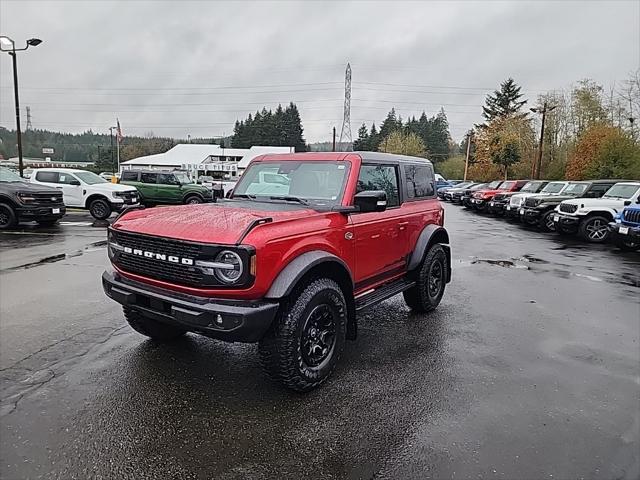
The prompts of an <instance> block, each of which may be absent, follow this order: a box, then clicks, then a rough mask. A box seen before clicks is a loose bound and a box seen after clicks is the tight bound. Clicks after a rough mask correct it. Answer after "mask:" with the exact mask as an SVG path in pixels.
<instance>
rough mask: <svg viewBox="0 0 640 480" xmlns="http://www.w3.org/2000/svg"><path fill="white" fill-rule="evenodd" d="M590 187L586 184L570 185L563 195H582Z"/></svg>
mask: <svg viewBox="0 0 640 480" xmlns="http://www.w3.org/2000/svg"><path fill="white" fill-rule="evenodd" d="M587 187H588V185H587V184H586V183H570V184H569V185H568V186H567V188H565V189H564V190H563V191H562V193H565V194H567V195H582V194H583V193H584V192H586V191H587Z"/></svg>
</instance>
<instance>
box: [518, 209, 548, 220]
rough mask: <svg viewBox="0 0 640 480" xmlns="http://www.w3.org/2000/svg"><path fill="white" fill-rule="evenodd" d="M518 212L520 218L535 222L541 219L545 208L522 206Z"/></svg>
mask: <svg viewBox="0 0 640 480" xmlns="http://www.w3.org/2000/svg"><path fill="white" fill-rule="evenodd" d="M518 212H519V214H520V218H521V219H522V220H524V221H525V222H527V223H535V222H537V221H539V220H540V218H541V217H542V215H543V214H544V211H543V210H538V209H537V208H531V207H520V210H518Z"/></svg>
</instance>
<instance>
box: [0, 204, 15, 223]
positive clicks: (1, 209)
mask: <svg viewBox="0 0 640 480" xmlns="http://www.w3.org/2000/svg"><path fill="white" fill-rule="evenodd" d="M17 223H18V217H17V216H16V212H15V211H14V210H13V207H11V205H7V204H6V203H0V230H6V229H9V228H13V227H15V226H16V224H17Z"/></svg>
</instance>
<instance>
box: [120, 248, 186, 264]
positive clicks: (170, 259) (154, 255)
mask: <svg viewBox="0 0 640 480" xmlns="http://www.w3.org/2000/svg"><path fill="white" fill-rule="evenodd" d="M123 251H124V253H129V254H131V255H138V256H139V257H146V258H153V259H154V260H164V261H166V262H171V263H179V264H181V265H193V259H191V258H180V257H175V256H173V255H168V256H167V255H165V254H163V253H155V252H148V251H146V250H140V249H138V248H131V247H124V248H123Z"/></svg>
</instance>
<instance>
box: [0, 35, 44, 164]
mask: <svg viewBox="0 0 640 480" xmlns="http://www.w3.org/2000/svg"><path fill="white" fill-rule="evenodd" d="M41 43H42V40H40V39H39V38H30V39H29V40H27V45H26V46H25V47H24V48H16V43H15V42H14V41H13V40H12V39H10V38H9V37H6V36H4V35H2V36H0V51H2V52H7V53H8V54H9V55H11V58H12V63H13V94H14V100H15V104H16V140H17V141H18V170H19V172H20V176H21V177H22V174H23V173H24V163H23V159H22V130H21V129H20V99H19V97H18V60H17V54H16V52H21V51H24V50H27V49H28V48H29V47H37V46H38V45H40V44H41ZM3 46H4V47H9V48H2V47H3Z"/></svg>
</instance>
